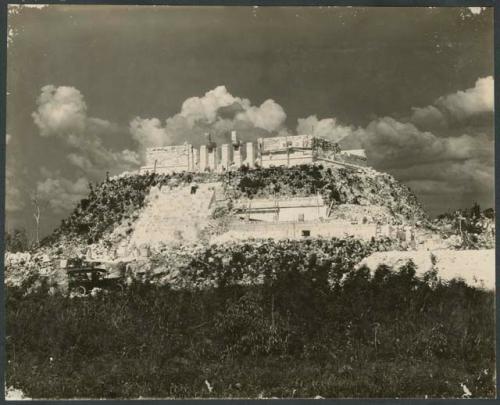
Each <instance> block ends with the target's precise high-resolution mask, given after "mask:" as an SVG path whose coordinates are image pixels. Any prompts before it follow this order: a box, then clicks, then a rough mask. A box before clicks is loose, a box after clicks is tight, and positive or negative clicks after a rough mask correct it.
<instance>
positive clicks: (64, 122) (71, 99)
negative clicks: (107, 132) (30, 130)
mask: <svg viewBox="0 0 500 405" xmlns="http://www.w3.org/2000/svg"><path fill="white" fill-rule="evenodd" d="M37 104H38V109H37V111H35V112H34V113H33V114H32V116H33V120H34V121H35V124H36V125H37V126H38V128H39V129H40V135H41V136H46V137H49V136H63V137H64V136H67V135H69V134H81V133H82V132H83V131H84V130H85V127H86V121H87V105H86V104H85V101H84V99H83V95H82V94H81V93H80V91H79V90H77V89H75V88H74V87H68V86H60V87H55V86H53V85H48V86H44V87H42V92H41V94H40V96H39V97H38V100H37Z"/></svg>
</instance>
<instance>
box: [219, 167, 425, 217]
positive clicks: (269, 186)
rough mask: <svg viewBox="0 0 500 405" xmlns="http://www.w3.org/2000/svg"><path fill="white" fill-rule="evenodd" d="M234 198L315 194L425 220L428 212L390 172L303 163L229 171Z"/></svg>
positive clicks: (340, 201) (344, 202)
mask: <svg viewBox="0 0 500 405" xmlns="http://www.w3.org/2000/svg"><path fill="white" fill-rule="evenodd" d="M226 184H227V188H228V194H229V195H230V196H232V197H233V198H236V199H237V198H241V197H248V198H252V197H269V196H280V197H286V196H311V195H316V194H318V193H319V194H321V195H322V196H323V198H324V199H325V200H326V201H327V203H334V204H358V205H359V204H360V205H379V206H384V207H388V208H389V209H390V210H391V211H392V213H393V214H394V216H395V217H398V216H400V217H402V218H404V219H407V220H408V219H411V220H417V221H418V220H424V219H426V215H425V213H424V211H423V209H422V207H421V206H420V205H419V203H418V201H417V198H416V197H415V195H414V194H413V193H412V192H411V190H410V189H409V188H408V187H407V186H405V185H403V184H401V183H399V182H398V181H396V180H395V179H394V178H393V177H392V176H390V175H389V174H386V173H378V172H376V171H375V170H370V171H362V170H356V169H348V168H332V167H327V168H324V167H323V166H321V165H318V166H312V165H302V166H293V167H289V168H284V167H271V168H268V169H257V170H248V171H245V170H242V171H237V172H228V173H227V174H226Z"/></svg>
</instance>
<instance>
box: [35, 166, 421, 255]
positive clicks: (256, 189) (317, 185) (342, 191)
mask: <svg viewBox="0 0 500 405" xmlns="http://www.w3.org/2000/svg"><path fill="white" fill-rule="evenodd" d="M205 183H213V184H220V188H221V194H223V198H225V199H227V200H229V201H235V200H238V199H240V198H248V197H259V198H275V197H282V196H283V197H287V196H315V195H318V194H321V195H322V197H323V199H324V201H325V202H326V203H327V204H330V205H335V206H339V205H344V206H345V205H348V206H357V207H365V208H364V210H365V211H367V215H368V216H372V217H375V218H379V217H380V218H382V220H384V221H385V220H387V219H388V218H390V219H391V222H393V223H399V224H403V223H405V222H408V221H412V222H415V221H417V222H420V223H427V217H426V214H425V212H424V210H423V209H422V207H421V206H420V204H419V203H418V201H417V199H416V197H415V195H414V194H413V193H412V192H411V191H410V190H409V189H408V187H406V186H404V185H402V184H400V183H399V182H397V181H396V180H395V179H394V178H393V177H392V176H390V175H388V174H384V173H379V172H377V171H375V170H373V169H370V168H358V169H348V168H334V167H323V166H321V165H318V166H315V165H302V166H296V167H289V168H285V167H270V168H266V169H263V168H258V169H253V170H248V169H240V170H237V171H228V172H223V173H210V172H207V173H185V172H183V173H174V174H155V173H151V174H139V175H130V176H122V177H117V178H110V179H107V180H106V181H104V182H102V183H100V184H96V185H92V184H91V185H90V186H89V187H90V193H89V195H88V196H87V198H84V199H82V200H81V201H80V203H79V204H78V205H77V207H76V208H75V210H74V211H73V212H72V213H71V215H69V217H68V218H66V219H65V220H63V221H62V223H61V225H60V226H59V227H58V228H57V229H56V230H55V231H54V233H53V234H52V235H50V236H49V237H48V238H46V239H45V240H44V241H43V245H44V246H52V245H54V244H55V243H58V242H61V241H67V240H69V239H71V240H74V241H77V242H78V243H79V244H80V245H91V244H95V243H97V242H99V241H100V240H101V239H103V238H104V237H105V236H109V235H110V234H111V233H112V232H113V230H114V229H115V228H117V227H118V226H121V227H128V228H131V227H132V224H133V223H134V222H135V221H137V220H138V218H139V212H140V211H141V210H142V209H143V208H144V207H145V205H146V204H147V201H148V200H147V196H148V195H149V194H150V191H151V189H152V188H156V189H159V190H162V193H165V192H167V193H168V192H169V193H172V195H173V196H175V193H178V192H181V190H184V189H185V188H186V187H191V186H192V185H193V184H196V185H197V187H199V186H200V185H201V184H205ZM370 207H379V208H377V209H376V210H375V211H376V212H371V211H373V210H370ZM129 232H131V231H130V230H129Z"/></svg>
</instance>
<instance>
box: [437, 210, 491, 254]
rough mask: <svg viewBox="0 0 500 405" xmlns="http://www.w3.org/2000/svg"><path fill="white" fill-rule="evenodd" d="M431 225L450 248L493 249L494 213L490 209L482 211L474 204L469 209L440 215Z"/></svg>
mask: <svg viewBox="0 0 500 405" xmlns="http://www.w3.org/2000/svg"><path fill="white" fill-rule="evenodd" d="M431 225H432V228H433V229H434V230H435V231H437V232H439V234H440V235H441V237H442V238H443V240H446V241H447V243H448V245H449V247H450V248H454V249H462V250H463V249H465V250H468V249H494V248H495V212H494V210H493V209H491V208H489V209H486V210H483V211H482V210H481V208H480V207H479V205H478V204H474V205H473V207H472V208H470V209H461V210H457V211H455V212H448V213H445V214H441V215H439V216H438V217H437V218H436V219H435V220H434V221H433V222H432V224H431Z"/></svg>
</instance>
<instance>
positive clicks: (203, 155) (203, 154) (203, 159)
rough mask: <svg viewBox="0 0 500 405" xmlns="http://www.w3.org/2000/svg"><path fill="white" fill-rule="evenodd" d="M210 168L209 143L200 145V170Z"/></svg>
mask: <svg viewBox="0 0 500 405" xmlns="http://www.w3.org/2000/svg"><path fill="white" fill-rule="evenodd" d="M207 168H208V150H207V145H201V146H200V172H204V171H205V170H206V169H207Z"/></svg>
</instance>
